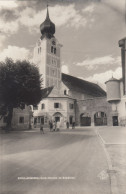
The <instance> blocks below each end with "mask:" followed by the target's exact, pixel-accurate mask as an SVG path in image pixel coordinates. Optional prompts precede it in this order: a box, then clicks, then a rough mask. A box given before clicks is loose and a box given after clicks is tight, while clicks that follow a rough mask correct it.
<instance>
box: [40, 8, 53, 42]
mask: <svg viewBox="0 0 126 194" xmlns="http://www.w3.org/2000/svg"><path fill="white" fill-rule="evenodd" d="M40 31H41V34H42V36H41V38H43V37H47V38H51V37H53V35H54V34H55V24H54V23H53V22H52V21H51V20H50V18H49V11H48V5H47V13H46V19H45V21H44V22H43V23H42V24H41V25H40Z"/></svg>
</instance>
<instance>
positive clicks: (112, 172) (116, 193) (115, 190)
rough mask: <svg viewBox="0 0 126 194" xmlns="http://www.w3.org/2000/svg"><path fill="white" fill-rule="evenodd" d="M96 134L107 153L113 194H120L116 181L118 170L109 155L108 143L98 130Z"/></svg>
mask: <svg viewBox="0 0 126 194" xmlns="http://www.w3.org/2000/svg"><path fill="white" fill-rule="evenodd" d="M95 133H96V135H97V137H98V139H99V140H100V143H101V145H102V147H103V150H104V152H105V155H106V160H107V163H108V174H109V177H110V185H111V194H119V193H120V192H119V189H118V184H117V179H116V170H115V169H114V168H113V166H112V162H111V158H110V156H109V153H108V151H107V149H106V146H105V145H106V143H105V141H104V139H103V138H102V136H101V135H100V133H99V132H98V130H97V129H95Z"/></svg>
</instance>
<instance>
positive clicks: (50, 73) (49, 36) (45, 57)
mask: <svg viewBox="0 0 126 194" xmlns="http://www.w3.org/2000/svg"><path fill="white" fill-rule="evenodd" d="M40 32H41V37H40V39H39V40H38V41H37V43H36V46H35V48H34V57H33V62H34V63H35V64H36V65H37V66H38V67H39V71H40V74H42V78H43V85H42V86H43V88H45V87H49V86H54V89H53V91H52V92H51V94H53V95H56V96H57V95H59V93H60V92H59V91H60V85H61V65H60V49H61V47H62V45H61V44H59V42H58V40H57V39H56V38H55V36H54V34H55V24H54V23H53V22H52V21H51V20H50V17H49V11H48V6H47V14H46V19H45V21H44V22H43V23H42V24H41V25H40Z"/></svg>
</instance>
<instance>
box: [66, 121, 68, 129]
mask: <svg viewBox="0 0 126 194" xmlns="http://www.w3.org/2000/svg"><path fill="white" fill-rule="evenodd" d="M66 127H67V129H69V122H68V121H67V122H66Z"/></svg>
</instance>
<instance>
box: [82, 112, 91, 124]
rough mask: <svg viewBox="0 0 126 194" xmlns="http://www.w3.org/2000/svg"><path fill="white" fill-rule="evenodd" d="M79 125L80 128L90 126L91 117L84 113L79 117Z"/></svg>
mask: <svg viewBox="0 0 126 194" xmlns="http://www.w3.org/2000/svg"><path fill="white" fill-rule="evenodd" d="M80 125H81V126H91V117H90V116H89V115H88V114H86V113H82V114H81V115H80Z"/></svg>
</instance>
